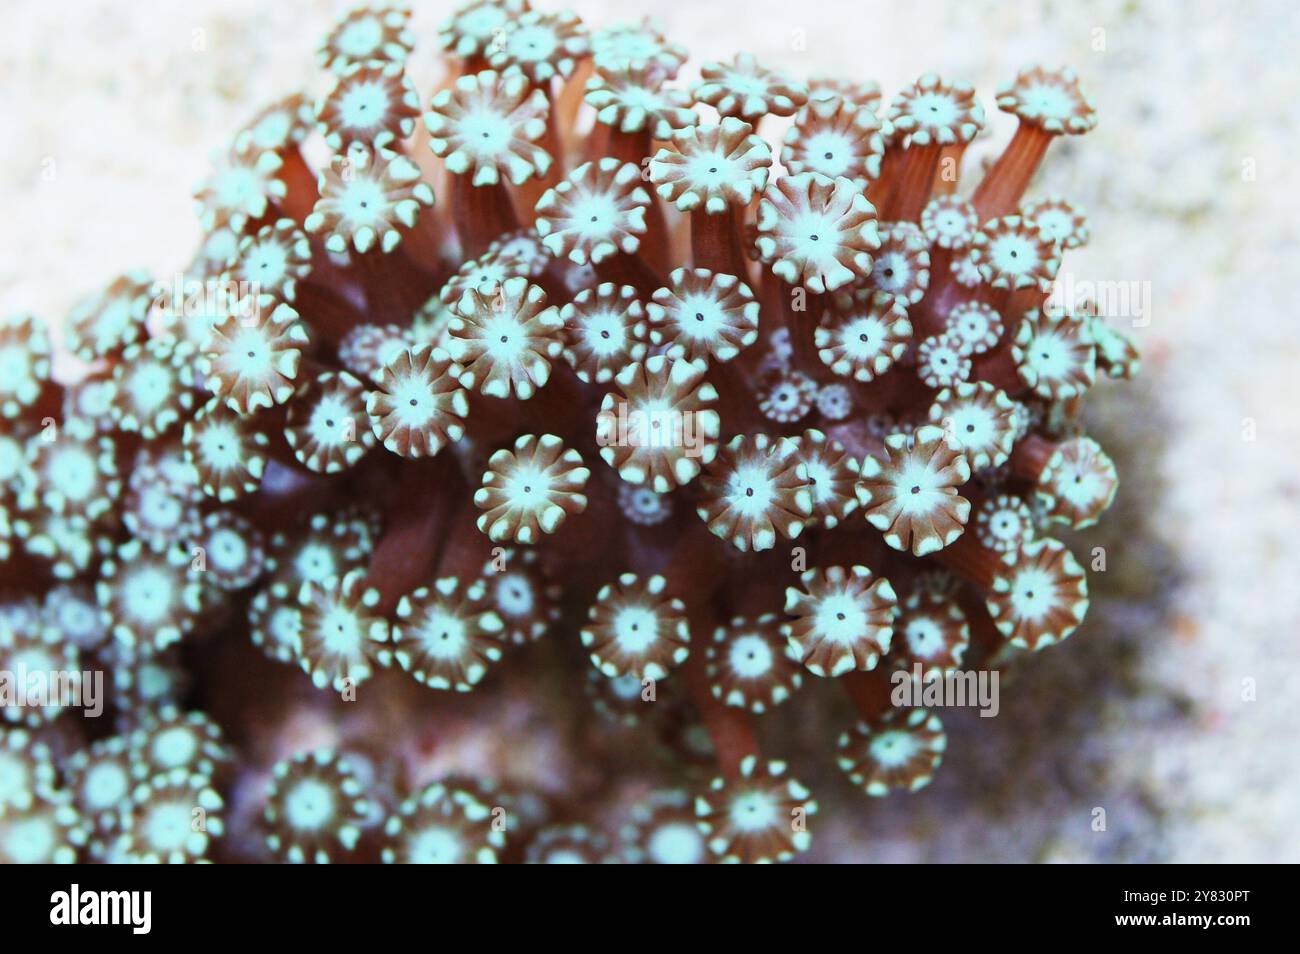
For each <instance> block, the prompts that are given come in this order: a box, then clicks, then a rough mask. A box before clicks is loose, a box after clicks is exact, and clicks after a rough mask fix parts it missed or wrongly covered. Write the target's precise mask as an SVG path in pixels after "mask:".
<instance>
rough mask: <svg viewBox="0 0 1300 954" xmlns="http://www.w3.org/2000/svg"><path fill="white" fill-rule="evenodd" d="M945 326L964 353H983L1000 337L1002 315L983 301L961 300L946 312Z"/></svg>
mask: <svg viewBox="0 0 1300 954" xmlns="http://www.w3.org/2000/svg"><path fill="white" fill-rule="evenodd" d="M945 328H946V330H947V332H948V334H949V335H951V336H952V337H954V338H956V340H957V341H958V343H959V346H960V347H961V350H962V352H963V353H964V354H983V353H984V352H985V351H988V350H989V349H990V348H992V347H993V346H994V345H995V344H997V343H998V339H1000V338H1001V337H1002V316H1001V315H999V314H998V313H997V312H996V311H995V310H994V309H992V308H990V307H989V306H988V305H986V304H984V303H983V302H978V301H967V302H962V303H961V304H959V305H957V306H955V307H954V308H953V310H952V311H950V312H948V318H947V320H946V321H945Z"/></svg>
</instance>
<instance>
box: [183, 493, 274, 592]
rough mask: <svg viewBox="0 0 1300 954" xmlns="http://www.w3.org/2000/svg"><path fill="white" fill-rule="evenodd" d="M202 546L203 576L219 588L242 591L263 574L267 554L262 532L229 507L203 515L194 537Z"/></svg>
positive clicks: (195, 541)
mask: <svg viewBox="0 0 1300 954" xmlns="http://www.w3.org/2000/svg"><path fill="white" fill-rule="evenodd" d="M194 545H195V546H199V547H202V548H203V552H204V560H205V564H206V565H205V567H204V572H205V573H206V574H207V575H206V576H205V579H207V580H209V581H210V582H211V583H212V584H213V585H214V586H216V587H217V588H218V589H222V590H241V589H243V588H244V587H246V586H251V585H252V584H253V583H255V582H256V581H257V579H258V577H260V576H261V575H262V567H263V564H264V560H265V557H266V551H265V548H264V546H263V541H262V534H261V531H259V530H258V529H257V528H256V527H255V526H253V524H252V523H250V522H249V521H248V520H246V519H245V518H244V517H241V516H240V515H239V514H237V513H235V512H234V511H231V510H216V511H213V512H212V513H210V514H208V515H207V516H206V517H204V518H203V529H202V530H201V531H200V533H199V535H198V536H197V537H196V538H195V540H194Z"/></svg>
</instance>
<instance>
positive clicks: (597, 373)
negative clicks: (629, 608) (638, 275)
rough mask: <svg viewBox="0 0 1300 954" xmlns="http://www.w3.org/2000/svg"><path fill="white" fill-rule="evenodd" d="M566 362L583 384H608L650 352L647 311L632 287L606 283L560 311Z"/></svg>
mask: <svg viewBox="0 0 1300 954" xmlns="http://www.w3.org/2000/svg"><path fill="white" fill-rule="evenodd" d="M560 318H561V319H562V320H563V321H564V360H565V361H567V362H569V365H570V366H571V367H572V368H573V371H574V373H575V374H576V375H577V376H578V379H579V380H580V381H583V382H585V383H591V382H593V381H594V382H596V383H597V384H605V383H607V382H609V381H611V380H613V378H614V374H615V373H616V372H617V371H618V370H619V369H620V368H623V367H625V366H626V365H629V364H632V363H634V362H637V361H641V360H643V359H644V358H645V356H646V351H647V349H648V346H647V342H646V338H647V336H648V334H649V332H648V331H647V328H646V310H645V308H644V306H642V304H641V302H640V301H638V300H637V297H636V289H635V288H633V287H632V286H631V285H623V286H619V285H615V284H614V283H613V282H603V283H601V284H600V285H598V286H596V287H595V288H587V289H584V290H582V291H580V292H578V295H577V297H575V298H574V299H573V301H571V302H569V303H568V304H566V305H565V306H564V307H563V308H561V309H560Z"/></svg>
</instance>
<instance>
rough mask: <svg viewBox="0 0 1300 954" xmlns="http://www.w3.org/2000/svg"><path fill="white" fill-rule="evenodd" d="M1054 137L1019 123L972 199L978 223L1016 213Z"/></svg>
mask: <svg viewBox="0 0 1300 954" xmlns="http://www.w3.org/2000/svg"><path fill="white" fill-rule="evenodd" d="M1053 138H1054V137H1053V135H1052V134H1051V133H1049V132H1047V131H1045V130H1044V129H1042V128H1041V127H1040V126H1037V125H1035V124H1033V123H1027V122H1023V121H1022V122H1021V123H1020V125H1019V126H1017V127H1016V133H1015V135H1014V136H1012V137H1011V142H1009V143H1007V148H1006V149H1005V150H1003V152H1002V155H1000V156H998V158H997V161H995V162H994V163H993V165H992V166H991V167H990V168H989V171H988V172H986V173H985V174H984V178H983V179H981V180H980V184H979V185H978V186H977V187H976V189H975V194H974V195H973V196H972V197H971V202H972V203H973V204H974V206H975V211H976V212H977V213H979V218H980V221H981V222H987V221H988V220H989V219H995V218H998V217H999V216H1002V215H1010V214H1011V213H1013V212H1015V211H1016V207H1017V206H1018V205H1019V204H1020V199H1021V197H1022V196H1024V194H1025V189H1027V188H1028V187H1029V180H1030V179H1032V178H1033V177H1034V173H1035V172H1037V171H1038V167H1039V165H1040V164H1041V163H1042V161H1043V156H1044V155H1046V154H1047V147H1048V146H1049V145H1050V144H1051V142H1052V139H1053Z"/></svg>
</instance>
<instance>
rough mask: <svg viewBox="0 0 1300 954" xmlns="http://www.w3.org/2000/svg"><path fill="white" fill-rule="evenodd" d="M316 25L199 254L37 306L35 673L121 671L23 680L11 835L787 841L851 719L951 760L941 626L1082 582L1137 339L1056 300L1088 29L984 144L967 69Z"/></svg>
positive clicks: (807, 839) (14, 578)
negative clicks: (429, 81)
mask: <svg viewBox="0 0 1300 954" xmlns="http://www.w3.org/2000/svg"><path fill="white" fill-rule="evenodd" d="M317 56H318V61H319V65H320V67H321V69H320V72H319V73H318V75H316V76H313V77H304V85H303V88H304V89H305V90H306V89H315V90H316V91H317V98H314V99H313V98H311V97H309V96H308V95H307V94H306V93H292V92H291V91H282V92H281V93H280V94H276V91H268V93H270V94H271V95H268V96H267V100H268V105H267V106H266V108H265V109H263V110H262V111H261V112H259V113H258V114H257V115H256V116H254V117H253V118H252V120H251V121H250V123H249V125H248V126H247V127H246V128H244V129H241V130H235V131H234V133H233V135H232V136H231V138H230V141H229V144H228V148H226V149H225V150H224V151H223V152H222V153H221V154H220V157H219V158H218V160H217V162H216V167H215V169H214V170H213V171H212V173H211V175H210V176H209V177H208V178H207V179H206V180H205V182H204V184H203V185H202V186H201V187H200V189H199V191H198V192H197V194H196V200H197V205H198V215H199V218H200V221H201V223H202V227H203V229H204V233H205V238H204V241H203V243H202V245H201V247H200V248H199V249H198V250H197V251H196V252H195V254H194V257H193V259H192V261H191V263H190V264H189V266H188V267H187V269H186V272H185V276H184V277H185V278H186V280H187V281H188V282H192V283H197V284H200V285H201V286H202V287H203V289H204V294H203V295H202V296H200V299H201V300H200V299H196V300H191V299H190V298H189V297H188V296H181V295H179V294H177V293H176V292H175V290H174V289H173V286H172V284H171V283H168V282H160V283H157V284H151V283H150V281H149V278H148V276H145V275H142V274H141V273H139V272H134V271H128V272H125V273H123V274H122V275H121V277H119V278H117V279H115V280H113V281H112V282H111V283H109V284H108V285H107V286H106V287H104V288H103V289H100V290H99V291H97V292H94V293H92V294H90V295H88V296H86V297H85V298H84V299H82V301H81V303H80V304H79V305H78V306H77V307H76V308H75V309H74V311H73V312H72V314H70V315H69V316H68V317H67V320H66V321H65V322H64V323H63V329H64V334H62V335H51V334H49V333H48V332H47V329H46V326H45V325H44V324H42V323H41V322H40V321H39V320H38V319H36V318H34V317H32V316H29V315H25V314H24V315H18V316H14V317H11V318H7V319H4V320H3V321H0V579H2V580H3V584H2V585H0V669H3V670H4V671H3V672H0V679H6V678H8V675H7V674H9V673H10V672H11V671H16V670H18V669H20V668H21V669H23V670H24V671H25V672H27V675H28V676H32V675H41V674H42V673H43V672H45V671H47V670H48V671H49V672H50V673H54V672H67V671H75V672H76V674H77V675H78V677H79V679H80V677H82V676H84V677H85V679H86V680H89V679H91V677H92V676H93V674H94V673H96V672H98V673H100V674H103V675H105V677H106V678H104V680H103V682H104V683H105V686H104V695H103V697H102V699H101V700H100V701H101V702H102V712H94V713H92V711H91V706H90V704H89V702H90V701H93V700H89V696H88V695H87V693H86V692H85V691H82V692H80V693H79V695H78V696H77V698H76V699H75V700H73V699H69V698H64V697H63V696H60V697H59V698H57V699H50V700H48V701H46V702H45V703H43V704H41V705H40V706H39V707H35V708H33V707H32V703H31V702H30V700H28V701H27V702H26V703H24V702H23V701H22V699H21V698H20V697H19V696H18V695H16V694H15V693H14V692H13V691H10V690H12V689H13V685H12V684H11V683H10V682H5V683H4V684H3V685H0V715H2V716H3V718H0V860H5V861H44V860H57V861H68V860H82V861H97V862H114V861H123V860H146V861H168V862H197V861H265V862H330V861H379V860H382V861H384V862H396V863H425V862H428V863H436V862H481V863H492V862H498V861H505V862H521V861H533V862H575V861H581V862H604V861H615V860H617V861H628V862H655V863H659V862H664V863H678V862H691V863H694V862H706V861H718V862H734V861H738V862H771V861H786V860H790V859H793V858H796V857H798V856H799V855H800V854H802V853H806V852H809V851H810V850H815V849H814V846H815V845H816V843H817V839H818V838H819V837H821V836H820V834H819V833H818V825H819V823H824V822H825V820H826V818H827V816H828V815H842V814H844V813H852V811H853V810H854V808H853V806H852V805H849V806H845V805H841V804H839V800H838V799H837V800H834V801H831V800H827V799H826V798H824V797H822V796H820V795H819V794H816V793H814V792H813V791H812V790H811V789H810V787H809V786H807V785H805V784H804V782H803V781H800V779H808V780H809V781H812V782H813V783H814V785H813V787H818V786H817V785H816V782H817V781H818V779H819V778H821V777H822V773H821V772H819V770H818V768H817V766H818V765H822V766H826V767H828V768H832V767H833V766H836V765H838V766H839V768H840V769H841V770H842V771H843V773H844V775H845V776H846V778H847V780H848V782H849V783H850V784H851V786H852V787H854V788H856V789H859V790H860V792H859V793H858V794H861V793H865V794H866V795H868V796H872V797H882V796H885V795H887V794H889V793H894V792H911V791H916V790H918V789H920V788H922V787H924V786H925V785H927V784H928V783H929V782H930V780H931V778H932V777H933V776H934V775H935V773H936V772H937V771H939V770H941V763H942V761H943V755H944V752H945V749H946V746H947V738H946V736H945V733H944V728H943V725H942V723H941V721H940V718H939V716H938V715H937V714H936V713H934V712H931V711H929V709H927V708H921V707H919V706H912V705H900V704H897V703H895V702H894V701H893V699H892V698H891V692H890V688H891V685H894V686H896V685H898V684H899V681H900V679H910V678H912V676H911V673H912V671H913V667H914V666H916V667H921V668H922V669H923V670H925V671H926V672H927V677H926V678H927V679H928V678H931V677H934V676H939V675H951V674H955V673H960V672H963V671H969V670H989V669H998V670H1001V669H1005V668H1008V667H1014V666H1017V665H1018V664H1019V662H1020V660H1022V659H1023V658H1025V657H1027V656H1029V655H1030V654H1032V653H1036V652H1040V651H1047V648H1048V647H1050V646H1054V645H1055V644H1058V643H1060V642H1062V641H1063V640H1066V639H1067V638H1068V637H1070V635H1071V634H1072V633H1074V632H1075V630H1076V629H1077V628H1078V626H1079V625H1080V623H1081V622H1082V620H1083V618H1084V615H1085V613H1086V611H1087V608H1088V600H1089V591H1088V581H1087V571H1086V570H1085V569H1084V565H1083V562H1081V560H1080V559H1078V558H1077V557H1076V556H1075V555H1074V554H1073V553H1072V552H1071V550H1070V547H1069V545H1067V540H1064V539H1058V538H1057V532H1058V530H1069V531H1078V530H1083V529H1085V528H1087V527H1090V526H1092V525H1093V524H1095V523H1097V522H1098V521H1099V520H1101V519H1102V518H1103V516H1104V514H1105V511H1106V510H1107V508H1108V507H1109V506H1110V504H1111V502H1112V501H1113V500H1114V498H1115V494H1116V489H1117V486H1118V481H1119V476H1118V473H1117V470H1116V467H1115V464H1114V463H1113V461H1112V460H1111V458H1110V457H1109V456H1108V455H1107V453H1106V451H1105V450H1104V449H1103V448H1102V447H1101V445H1100V444H1099V443H1098V442H1097V441H1096V440H1094V439H1093V438H1092V437H1090V436H1088V435H1087V434H1086V433H1085V423H1084V421H1085V419H1084V416H1083V400H1082V399H1083V398H1085V397H1086V396H1087V394H1088V392H1089V390H1090V389H1091V388H1092V387H1094V386H1096V385H1097V384H1098V382H1107V381H1108V380H1109V379H1123V378H1127V377H1131V376H1132V375H1133V374H1134V373H1135V372H1136V370H1137V366H1138V357H1137V352H1136V350H1135V349H1134V348H1133V346H1132V344H1131V342H1129V341H1128V340H1127V339H1126V338H1125V337H1124V336H1123V335H1122V334H1121V333H1120V332H1119V331H1118V330H1117V329H1116V328H1114V327H1112V326H1109V325H1107V324H1106V323H1105V320H1104V318H1102V317H1101V316H1099V315H1097V314H1095V313H1083V312H1078V313H1076V312H1075V311H1073V310H1072V307H1071V305H1070V303H1065V304H1062V303H1061V302H1059V301H1055V300H1050V296H1051V293H1052V290H1053V287H1054V285H1053V283H1054V279H1055V278H1056V276H1057V273H1058V271H1059V269H1060V268H1061V267H1062V261H1063V258H1064V257H1065V256H1067V255H1069V254H1072V253H1073V252H1074V250H1076V249H1078V248H1080V247H1082V246H1085V245H1086V244H1087V243H1088V241H1089V240H1090V238H1091V230H1090V228H1089V225H1088V221H1087V217H1086V214H1085V213H1084V211H1083V210H1082V208H1080V206H1079V205H1078V204H1077V203H1075V202H1073V201H1071V200H1070V199H1068V198H1066V197H1062V196H1059V195H1046V196H1037V197H1035V196H1030V195H1028V194H1027V193H1028V187H1029V184H1030V182H1031V180H1032V178H1033V174H1034V172H1035V171H1036V170H1037V168H1038V167H1039V165H1040V164H1041V162H1042V161H1043V158H1044V156H1045V154H1046V152H1047V149H1048V147H1049V146H1050V145H1051V143H1052V142H1053V141H1054V140H1055V139H1056V138H1057V137H1059V136H1063V135H1069V136H1072V137H1073V136H1078V135H1080V134H1083V133H1086V132H1087V131H1088V130H1089V129H1090V128H1092V126H1093V125H1094V124H1095V122H1096V114H1095V110H1094V107H1093V103H1092V100H1091V99H1090V97H1089V96H1088V94H1087V93H1086V92H1085V91H1084V90H1083V88H1082V86H1081V85H1080V82H1079V79H1078V77H1077V76H1076V75H1075V73H1074V72H1073V71H1072V70H1069V69H1052V68H1047V67H1042V66H1034V67H1030V68H1027V69H1025V70H1023V71H1021V72H1020V73H1019V74H1018V75H1017V76H1016V77H1015V78H1014V80H1013V81H1012V82H1011V83H1009V84H1008V85H1007V86H1005V87H1004V88H1003V89H1001V90H999V91H998V92H997V93H996V96H995V98H993V100H992V101H993V102H994V103H996V106H997V108H999V109H1001V110H1004V111H1006V112H1008V113H1010V114H1011V115H1013V116H1014V117H1016V119H1017V120H1018V122H1019V127H1018V130H1017V131H1016V132H1015V134H1014V135H1013V137H1012V138H1011V140H1010V142H1009V144H1008V145H1007V146H1006V150H1005V152H1004V153H1003V155H1002V156H1001V158H998V159H996V160H995V161H993V162H992V163H991V164H990V165H988V167H987V169H986V171H984V173H983V176H982V178H981V179H980V180H979V181H978V182H977V183H976V184H975V185H974V186H973V187H970V186H969V185H968V182H967V181H966V179H967V176H966V175H965V173H967V172H969V170H970V167H971V166H972V165H973V163H970V162H966V161H964V159H965V153H966V150H967V147H968V146H969V145H970V144H971V143H972V142H973V141H975V140H976V138H977V137H979V136H983V135H986V134H987V133H986V129H985V127H986V116H985V112H984V108H983V105H982V98H981V95H980V93H979V91H978V90H976V88H975V87H974V86H973V85H972V84H969V83H966V82H963V81H961V80H958V79H955V78H953V77H949V76H946V75H945V76H943V77H942V78H941V77H940V76H939V75H937V74H935V73H925V74H924V75H921V76H920V77H919V78H918V79H916V80H915V81H914V82H912V83H909V84H907V85H906V86H905V87H904V88H903V89H901V90H899V91H898V92H897V93H896V94H895V95H894V96H893V97H892V98H889V97H885V96H882V94H881V91H880V89H879V86H878V85H877V84H875V83H874V82H872V81H870V80H868V79H865V78H862V77H849V78H828V77H813V78H808V79H806V80H805V79H803V78H800V77H797V76H794V75H790V74H789V73H787V72H786V71H785V70H783V69H777V68H776V65H775V64H765V63H762V62H760V61H759V60H758V59H756V58H755V57H754V56H752V55H750V54H748V53H743V52H742V53H739V54H738V55H736V56H735V57H734V58H731V59H727V60H724V61H721V62H712V63H706V64H704V65H703V66H702V67H701V69H700V71H699V75H700V78H699V79H698V80H697V81H695V82H694V83H691V82H688V81H685V80H678V78H677V76H678V72H679V70H681V69H682V67H683V65H684V64H685V62H686V59H687V55H686V51H685V49H684V48H682V47H681V46H679V45H678V44H676V43H674V42H672V41H671V40H670V39H668V38H666V37H665V36H663V35H662V34H661V33H660V32H659V30H658V28H657V27H655V26H654V25H653V24H651V23H650V22H649V21H646V22H643V23H639V24H624V25H617V26H612V27H607V28H596V29H592V28H591V27H590V26H589V25H587V24H585V23H583V22H582V21H581V20H580V19H579V18H578V17H577V16H576V15H575V14H573V13H570V12H567V11H560V12H553V11H544V10H538V9H532V8H531V6H530V3H529V2H527V0H468V2H465V3H463V4H462V5H461V6H460V7H459V8H458V9H456V10H455V11H453V12H451V13H450V15H449V16H447V18H446V20H445V22H444V23H443V24H442V27H441V29H440V32H438V33H437V34H436V35H433V36H422V35H419V34H418V33H417V32H416V31H415V30H413V29H412V25H411V19H410V12H409V10H407V8H406V7H405V6H403V5H401V4H400V3H390V2H382V3H377V4H376V5H374V6H371V7H362V8H359V9H357V10H355V11H353V12H351V13H349V14H347V15H346V16H344V17H343V18H342V19H341V20H340V21H339V22H338V23H337V25H336V26H335V27H334V29H333V30H332V31H331V32H330V33H329V34H328V36H326V37H325V38H324V39H323V40H322V42H321V43H320V45H319V48H318V50H317ZM431 56H437V57H439V58H440V62H441V63H442V65H443V75H442V78H441V80H439V82H438V83H437V85H436V87H435V88H420V87H418V86H417V84H416V82H415V81H414V79H413V78H412V77H413V71H412V70H411V69H410V68H409V67H410V66H411V65H412V63H413V62H415V60H416V58H417V57H419V58H428V57H431ZM417 72H418V71H417ZM286 93H288V95H286ZM313 103H314V105H313ZM954 170H955V171H954ZM958 173H960V174H961V175H960V176H959V175H958ZM52 342H54V344H52ZM59 347H62V348H63V349H65V350H66V351H67V352H69V353H71V354H73V355H75V356H76V357H77V358H78V359H80V361H79V364H78V365H77V367H78V369H79V370H77V371H76V373H77V374H79V375H80V376H79V377H78V378H77V379H76V380H71V379H68V378H67V374H65V373H63V372H60V371H59V362H58V361H52V357H57V352H58V349H59ZM52 365H53V367H54V369H55V373H52ZM70 366H71V365H70ZM61 375H62V376H61ZM82 670H84V671H85V672H84V673H83V672H82ZM76 685H77V686H79V687H80V688H81V689H82V690H85V689H86V688H87V687H88V686H89V683H86V684H85V685H83V684H82V682H80V681H79V682H77V684H76ZM26 688H27V687H24V692H26ZM68 688H69V687H68V685H64V686H63V689H64V690H66V689H68ZM65 695H66V693H65ZM23 698H25V696H24V697H23ZM909 698H910V697H909ZM24 704H26V705H27V706H28V708H25V709H24V708H23V706H24ZM927 705H928V703H927ZM801 706H803V707H804V708H802V709H801V708H800V707H801ZM808 711H815V712H816V713H817V714H818V715H817V720H816V721H815V722H813V723H811V724H809V725H804V726H803V732H802V735H800V736H799V739H801V740H802V741H801V742H800V743H799V744H798V745H797V746H796V744H795V743H793V742H791V740H790V739H789V738H787V737H786V736H783V735H782V734H781V732H780V730H779V727H780V726H781V725H782V724H788V723H789V722H792V721H797V720H798V719H799V718H800V717H799V716H798V715H797V714H796V713H797V712H808ZM823 724H824V731H820V729H821V727H822V726H823ZM760 725H761V728H762V731H760ZM814 729H816V730H818V731H817V732H814ZM809 740H819V741H820V743H821V744H820V745H817V744H812V745H809V744H808V742H809ZM787 761H789V762H791V763H792V765H791V767H789V768H788V767H787ZM810 767H811V768H810ZM832 770H833V768H832ZM863 804H865V802H864V803H863ZM828 809H833V811H832V810H828ZM195 819H200V821H201V822H202V823H200V821H195Z"/></svg>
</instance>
